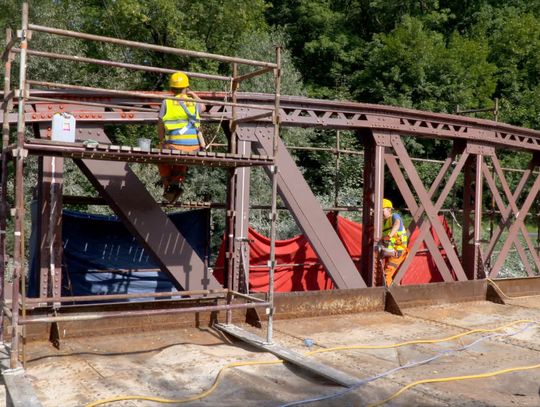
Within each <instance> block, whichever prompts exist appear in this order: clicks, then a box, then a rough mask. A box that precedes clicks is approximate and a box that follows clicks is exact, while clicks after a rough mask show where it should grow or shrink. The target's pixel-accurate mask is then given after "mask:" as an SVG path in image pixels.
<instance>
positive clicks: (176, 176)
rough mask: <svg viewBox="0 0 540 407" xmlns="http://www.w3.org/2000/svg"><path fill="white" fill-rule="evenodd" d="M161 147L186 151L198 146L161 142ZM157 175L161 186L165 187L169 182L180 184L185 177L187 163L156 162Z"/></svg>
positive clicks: (196, 148) (194, 149)
mask: <svg viewBox="0 0 540 407" xmlns="http://www.w3.org/2000/svg"><path fill="white" fill-rule="evenodd" d="M161 148H164V149H169V150H182V151H187V152H192V151H199V150H200V148H199V146H198V145H197V146H181V145H178V144H163V146H162V147H161ZM158 169H159V175H160V176H161V182H162V183H163V187H164V188H167V187H168V186H169V185H171V184H181V183H182V182H184V180H185V179H186V175H187V170H188V167H187V165H171V164H158Z"/></svg>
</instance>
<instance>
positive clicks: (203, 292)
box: [0, 3, 281, 368]
mask: <svg viewBox="0 0 540 407" xmlns="http://www.w3.org/2000/svg"><path fill="white" fill-rule="evenodd" d="M31 32H34V33H36V32H41V33H47V34H51V35H57V36H63V37H71V38H79V39H84V40H90V41H99V42H107V43H113V44H117V45H120V46H126V47H131V48H138V49H146V50H149V51H154V52H163V53H169V54H174V55H182V56H187V57H191V58H204V59H210V60H215V61H219V62H222V63H227V64H230V65H231V67H232V68H231V71H232V72H233V75H232V76H222V75H210V74H205V73H197V72H186V73H187V74H188V75H189V76H191V77H194V78H204V79H209V80H219V81H227V82H230V83H231V93H232V100H233V102H227V101H219V100H205V99H202V100H201V102H202V103H205V104H207V105H212V106H218V107H225V106H226V107H227V108H230V109H231V112H232V119H229V120H228V132H229V146H228V152H227V153H212V152H205V151H203V152H198V153H183V152H179V151H172V150H165V149H152V150H151V151H148V152H146V151H141V149H140V148H132V147H127V146H114V145H111V144H110V142H109V140H108V138H107V137H106V135H105V133H104V132H103V131H102V130H101V131H99V128H97V129H96V128H92V129H91V130H88V128H85V127H84V123H83V124H82V126H81V127H82V129H79V134H77V138H78V139H84V138H89V137H88V136H89V135H92V130H93V132H94V134H93V136H94V137H92V138H97V139H98V140H99V141H100V142H99V143H94V144H92V145H83V144H82V143H59V142H51V141H49V140H47V136H50V129H49V128H47V127H45V126H39V125H38V126H35V125H34V126H33V130H34V133H35V137H36V138H34V139H26V137H25V131H26V128H27V125H28V124H31V122H30V121H29V120H28V119H29V118H30V117H28V116H27V115H26V112H27V110H28V106H29V103H40V102H47V101H48V102H51V100H52V101H53V102H55V103H68V104H71V105H70V106H71V107H73V106H74V105H73V102H74V100H70V99H61V98H54V99H51V98H50V97H47V96H48V95H47V94H45V95H44V96H45V97H40V96H39V95H38V96H34V92H33V89H32V88H33V87H36V86H38V87H50V88H54V89H68V90H75V91H77V92H81V91H82V92H86V94H85V95H84V97H83V98H81V100H78V101H76V102H75V104H76V105H78V106H79V107H80V106H85V107H87V111H86V112H84V113H83V114H81V115H77V114H76V115H75V116H78V117H77V119H78V120H80V119H82V122H84V119H90V120H94V119H98V120H99V119H103V120H104V121H105V122H108V121H109V120H108V118H107V111H108V112H115V111H116V112H118V111H119V110H122V113H120V122H122V121H123V122H124V123H126V122H128V123H129V122H130V119H132V118H133V114H134V113H133V112H138V113H141V112H144V113H146V114H147V117H148V119H149V123H153V122H155V120H156V118H157V109H156V107H158V106H159V105H156V104H158V103H161V101H162V100H164V99H173V100H175V99H177V98H176V97H174V95H173V96H171V95H163V94H159V95H157V94H152V93H151V92H130V91H119V90H114V89H104V88H95V87H87V86H76V85H70V84H63V83H51V82H44V81H39V80H32V79H31V78H28V77H27V64H28V58H29V57H40V58H49V59H60V60H67V61H76V62H79V63H80V62H84V63H90V64H98V65H105V66H114V67H120V68H128V69H134V70H143V71H147V72H156V73H172V72H176V71H177V70H178V69H166V68H154V67H150V66H143V65H134V64H125V63H121V62H115V61H104V60H98V59H91V58H82V59H81V58H77V57H74V56H70V55H62V54H57V53H50V52H42V51H39V50H30V49H29V40H30V37H31V36H30V33H31ZM6 38H7V41H6V42H7V43H6V50H5V52H4V54H3V57H4V61H5V68H6V69H5V82H4V83H5V87H4V97H3V105H2V108H3V139H2V141H3V142H2V185H1V194H2V205H1V211H0V226H1V231H2V233H1V235H0V239H1V240H0V253H1V256H2V258H1V259H0V260H1V262H0V263H1V264H0V267H1V269H0V275H1V281H0V286H1V287H2V288H3V287H4V277H5V272H6V261H7V257H6V246H5V243H6V240H5V238H6V224H7V216H8V211H9V210H8V208H7V194H8V191H7V178H8V171H7V166H8V163H9V162H10V161H14V165H15V177H14V178H15V180H14V185H15V205H14V208H12V209H11V214H12V215H13V217H14V223H15V232H14V250H13V263H14V270H13V283H12V286H13V291H12V295H11V297H12V298H11V300H8V299H7V298H6V295H5V293H4V292H2V302H3V306H2V310H1V311H0V312H2V315H1V320H0V329H2V328H1V327H3V323H4V315H5V316H7V317H8V318H9V319H10V320H11V349H10V365H11V367H12V368H14V367H16V365H17V363H18V359H19V352H20V350H21V341H20V338H21V334H22V336H24V329H25V326H26V325H29V324H36V323H53V324H55V323H58V322H61V321H83V320H95V319H102V318H111V317H130V316H140V315H160V314H171V313H185V312H193V313H199V312H215V311H225V312H226V315H227V317H226V320H227V323H228V324H231V323H232V310H235V309H243V310H248V309H255V308H264V309H266V310H267V312H266V314H267V315H268V328H267V340H268V342H271V341H272V318H273V311H272V310H273V292H272V287H273V275H274V264H275V261H274V256H275V250H274V247H275V221H276V218H277V216H276V213H277V212H276V211H277V210H276V206H277V203H276V202H277V198H276V190H277V179H276V175H275V174H277V172H278V168H277V166H276V163H275V157H276V155H277V145H278V144H277V139H278V138H279V104H280V86H281V84H280V81H281V80H280V76H281V68H280V65H281V61H280V60H281V56H280V49H279V48H277V49H276V61H275V62H264V61H255V60H248V59H243V58H233V57H228V56H223V55H217V54H210V53H204V52H196V51H190V50H183V49H176V48H170V47H162V46H156V45H151V44H145V43H139V42H133V41H126V40H120V39H116V38H109V37H103V36H98V35H90V34H84V33H79V32H74V31H68V30H61V29H56V28H51V27H44V26H39V25H34V24H31V23H29V21H28V4H27V3H23V10H22V29H21V30H20V31H19V32H18V35H17V38H14V37H13V36H12V33H11V31H10V30H9V29H8V30H7V36H6ZM16 44H19V46H18V47H15V45H16ZM16 55H18V56H19V65H20V70H19V88H18V89H13V90H12V89H11V88H12V86H11V63H12V62H13V60H14V58H15V57H16ZM241 65H245V66H251V67H254V68H255V70H253V71H252V72H251V73H249V74H247V75H238V66H241ZM266 73H271V74H272V75H273V78H274V84H275V93H274V96H273V104H272V105H269V106H264V107H261V106H260V105H257V106H250V105H249V104H246V103H243V102H239V103H238V102H237V101H236V92H237V88H238V85H239V83H241V82H242V81H244V80H247V79H250V78H252V77H255V76H258V75H262V74H266ZM53 93H54V92H53ZM93 94H100V95H108V96H114V97H120V98H135V99H138V100H139V101H142V104H145V103H149V104H151V106H152V107H150V108H148V107H141V106H129V105H125V104H123V103H118V104H117V103H111V102H107V101H100V102H98V103H95V102H92V101H89V100H92V96H90V95H93ZM186 100H188V101H195V100H193V99H189V98H188V99H186ZM14 102H15V103H16V105H17V109H18V113H17V118H16V123H17V137H16V140H15V142H14V143H10V123H13V117H12V114H11V113H10V111H11V110H12V109H13V106H14ZM246 108H257V109H259V110H261V109H262V110H263V113H259V114H258V115H257V117H255V118H251V119H255V120H256V119H260V118H270V119H271V123H272V128H273V135H272V140H274V141H273V145H274V149H273V150H272V151H271V153H270V154H266V155H257V154H238V151H237V149H236V138H237V135H236V131H235V128H236V126H237V125H238V124H239V123H240V122H241V120H236V119H235V112H236V111H237V109H246ZM30 110H32V109H30ZM60 110H63V106H62V107H61V109H60ZM63 111H69V106H66V110H63ZM32 118H33V119H36V118H38V119H39V118H43V119H46V120H48V121H50V120H51V118H52V114H51V112H47V113H44V112H41V113H40V114H34V115H33V116H32ZM122 119H125V120H122ZM244 120H245V119H244ZM81 130H82V132H81ZM81 133H82V134H81ZM96 136H97V137H96ZM28 155H37V156H38V157H40V167H41V169H40V174H39V182H40V185H39V188H38V189H39V198H40V199H39V201H40V203H41V213H47V214H48V216H42V217H41V221H40V222H41V224H40V227H41V229H42V233H41V235H40V247H41V249H40V250H41V255H43V256H44V257H47V258H46V259H44V258H42V259H41V263H42V266H43V263H46V264H47V266H46V267H45V268H43V267H42V272H41V274H40V282H39V285H40V290H39V293H40V294H39V297H38V298H27V295H26V291H25V287H26V281H25V275H26V270H25V267H24V257H25V249H24V245H25V237H24V221H25V212H24V198H25V197H24V176H23V168H24V162H25V159H26V158H27V157H28ZM64 157H66V158H71V159H73V160H76V162H77V163H78V165H79V166H81V167H82V168H81V169H82V170H83V172H84V173H85V174H86V175H87V176H88V177H89V179H90V181H91V182H92V183H93V184H94V186H95V187H96V188H97V189H98V191H100V192H101V193H102V194H103V193H105V196H106V197H107V199H108V203H109V205H111V207H112V208H113V209H114V210H115V211H116V212H117V214H118V215H119V216H120V218H122V219H123V220H124V222H127V225H128V226H130V225H132V223H130V219H129V216H126V214H125V213H124V212H122V208H123V207H125V206H126V205H127V204H128V203H127V202H126V201H125V198H124V201H123V200H122V198H119V197H118V191H114V190H112V191H108V195H107V188H108V186H107V185H105V184H106V182H104V181H103V179H100V177H102V178H103V177H104V178H107V176H108V175H111V174H112V175H119V174H122V175H124V176H126V178H129V177H130V176H131V177H132V175H131V174H130V172H129V170H126V169H123V168H121V169H120V170H119V169H118V167H119V165H118V162H125V163H127V162H144V163H152V164H157V163H169V164H172V163H181V164H189V165H201V166H210V167H224V168H229V180H228V195H229V197H230V198H229V206H228V208H227V218H228V221H227V226H228V231H227V236H228V240H229V241H234V238H235V230H234V217H235V211H234V209H235V208H234V197H235V188H236V184H235V177H236V173H237V171H238V169H240V168H242V167H246V166H268V167H269V168H270V171H271V172H272V173H273V174H274V175H273V176H272V179H273V181H272V183H273V187H272V192H273V193H272V201H271V208H272V209H271V212H272V214H273V216H272V221H271V224H272V228H273V231H274V232H273V233H272V235H271V248H272V249H271V254H270V259H269V265H270V273H269V286H270V290H269V291H268V292H267V293H266V296H265V298H264V299H261V298H256V297H253V296H250V295H248V294H243V293H240V292H239V291H238V290H237V287H236V286H234V285H233V284H235V282H237V281H238V278H234V276H232V273H233V272H234V267H233V266H232V264H231V263H232V260H233V256H228V259H227V264H228V267H227V272H228V276H227V281H228V285H227V286H226V288H220V287H219V286H218V285H217V282H216V281H215V279H214V278H213V277H212V276H211V275H208V270H204V274H200V278H201V284H200V286H201V288H204V287H208V288H207V289H190V288H189V287H190V286H195V288H197V284H196V281H191V280H188V279H187V277H186V279H185V280H184V281H181V277H182V272H181V271H175V270H173V269H172V268H171V267H170V264H169V263H168V262H167V260H166V259H163V257H164V256H165V253H164V252H163V249H161V248H158V249H157V251H156V250H154V252H153V253H152V254H154V255H155V257H158V258H159V259H160V264H161V268H162V270H164V271H166V272H168V274H169V277H170V278H171V280H172V281H173V283H174V285H175V286H176V288H177V289H178V290H179V291H173V292H169V293H159V294H153V295H151V296H150V295H139V294H137V295H133V294H123V295H121V294H118V295H106V296H103V295H91V296H84V297H81V296H76V297H74V296H63V295H62V293H61V280H62V269H61V261H59V259H61V256H62V254H61V247H62V245H61V229H60V225H61V210H62V209H61V208H62V171H63V170H62V167H63V158H64ZM95 163H101V164H99V165H96V164H95ZM121 165H122V164H120V167H121ZM97 168H99V170H98V169H97ZM115 168H116V170H115ZM103 169H104V170H103ZM100 171H101V173H100ZM55 176H56V177H55ZM128 182H129V181H128ZM136 186H137V185H136ZM138 187H139V189H140V186H138ZM114 194H117V196H114ZM147 200H148V199H147ZM147 203H148V202H147ZM153 206H154V215H156V212H161V209H160V208H159V206H160V205H159V204H158V203H156V202H153ZM158 215H159V216H160V217H163V216H165V215H164V213H162V212H161V213H159V214H158ZM166 226H167V227H168V228H169V232H170V234H172V235H173V237H174V238H176V240H181V241H183V237H182V236H181V235H180V234H179V232H178V231H177V230H174V227H172V229H171V226H170V225H169V224H167V225H166ZM149 228H150V229H151V227H149ZM165 229H166V228H165ZM132 231H133V230H132ZM164 232H165V231H164ZM154 235H155V234H154ZM151 239H152V235H151V234H150V236H146V237H145V238H142V237H141V236H140V233H139V240H143V243H146V245H147V246H152V243H151V242H149V240H151ZM154 239H156V237H155V236H154ZM44 240H45V241H44ZM156 245H157V246H159V245H158V243H156V242H154V246H156ZM177 246H178V245H177ZM159 250H161V252H159ZM179 255H181V254H179ZM171 256H172V257H171ZM174 256H175V254H174V253H173V254H172V255H171V254H169V255H168V258H169V259H168V260H169V262H170V261H172V258H174ZM193 261H195V259H194V258H193V256H192V255H191V254H189V255H188V257H187V263H186V262H184V263H185V264H188V265H189V266H190V267H191V268H195V266H193ZM197 262H198V264H197V265H198V266H199V270H198V271H197V270H192V274H193V275H194V277H193V278H192V280H195V279H196V277H197V273H201V272H202V271H203V270H202V268H201V266H202V265H203V264H202V262H201V260H200V259H197ZM177 269H178V267H177ZM134 297H137V298H147V297H152V298H154V299H157V298H161V297H169V298H173V299H174V298H176V299H178V298H180V299H179V300H178V302H179V304H180V305H179V306H178V307H176V308H173V309H157V308H156V309H150V310H123V311H109V312H95V311H94V312H92V311H91V310H90V312H86V313H81V314H76V315H60V314H59V311H61V309H62V303H65V302H73V301H78V302H81V301H82V302H89V301H90V302H91V301H96V300H97V301H103V300H119V299H123V300H126V299H129V298H134ZM187 298H189V299H191V300H190V301H188V302H189V304H188V305H187V306H186V305H185V304H184V305H182V303H186V301H185V300H186V299H187ZM182 300H184V301H182ZM199 301H200V304H202V305H200V304H199ZM40 309H42V310H43V309H44V310H45V311H46V315H42V314H36V315H27V311H28V310H33V311H35V310H40ZM1 339H3V331H2V338H1ZM22 345H23V346H22V352H23V356H22V359H23V363H24V359H25V357H24V342H23V344H22Z"/></svg>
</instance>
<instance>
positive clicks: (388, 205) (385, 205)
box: [382, 198, 394, 209]
mask: <svg viewBox="0 0 540 407" xmlns="http://www.w3.org/2000/svg"><path fill="white" fill-rule="evenodd" d="M382 207H383V209H384V208H390V209H394V205H392V201H391V200H389V199H386V198H385V199H383V200H382Z"/></svg>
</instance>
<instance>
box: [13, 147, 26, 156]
mask: <svg viewBox="0 0 540 407" xmlns="http://www.w3.org/2000/svg"><path fill="white" fill-rule="evenodd" d="M11 154H12V155H13V157H14V158H15V157H21V158H26V157H28V150H26V149H24V148H14V149H13V150H12V151H11Z"/></svg>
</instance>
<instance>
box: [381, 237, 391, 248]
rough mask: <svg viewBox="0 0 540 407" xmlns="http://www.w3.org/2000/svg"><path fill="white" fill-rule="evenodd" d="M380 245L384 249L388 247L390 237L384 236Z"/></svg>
mask: <svg viewBox="0 0 540 407" xmlns="http://www.w3.org/2000/svg"><path fill="white" fill-rule="evenodd" d="M382 244H383V246H384V247H388V246H390V236H384V237H383V238H382Z"/></svg>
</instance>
